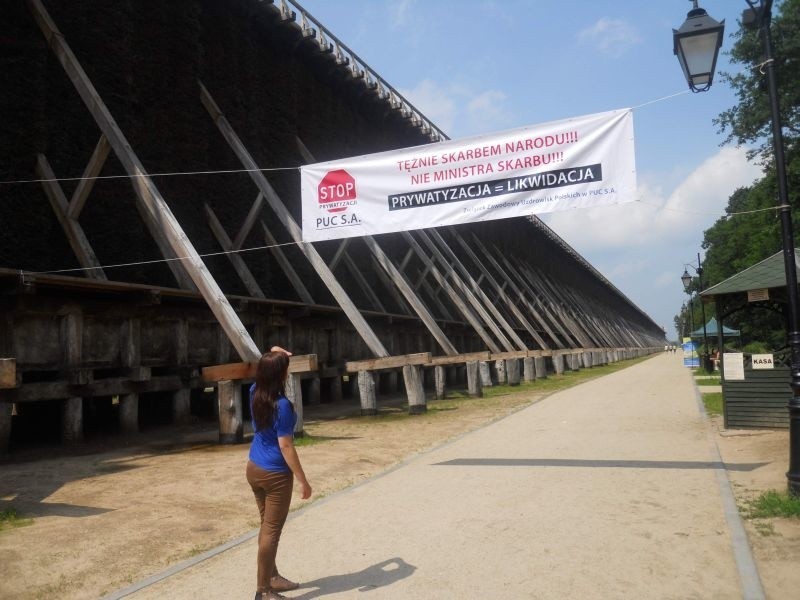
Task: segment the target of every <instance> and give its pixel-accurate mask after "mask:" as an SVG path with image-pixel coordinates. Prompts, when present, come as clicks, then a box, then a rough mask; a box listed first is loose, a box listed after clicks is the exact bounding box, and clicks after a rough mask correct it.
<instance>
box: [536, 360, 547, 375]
mask: <svg viewBox="0 0 800 600" xmlns="http://www.w3.org/2000/svg"><path fill="white" fill-rule="evenodd" d="M533 369H534V372H535V373H536V379H547V360H546V359H545V357H544V356H537V357H536V358H534V359H533Z"/></svg>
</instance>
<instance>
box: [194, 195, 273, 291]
mask: <svg viewBox="0 0 800 600" xmlns="http://www.w3.org/2000/svg"><path fill="white" fill-rule="evenodd" d="M203 208H204V209H205V211H206V218H207V219H208V225H209V227H211V232H212V233H213V234H214V237H215V238H217V242H219V245H220V247H221V248H222V249H223V250H224V251H225V252H227V254H226V256H227V257H228V260H229V261H231V265H233V270H234V271H236V274H237V275H238V276H239V279H241V280H242V283H244V287H245V288H247V292H248V293H249V294H250V295H251V296H254V297H256V298H265V296H264V292H263V291H261V288H260V287H259V285H258V282H257V281H256V278H255V277H253V274H252V273H251V272H250V269H248V268H247V265H246V264H245V262H244V259H243V258H242V257H241V256H240V255H239V254H238V253H236V252H232V250H233V244H232V242H231V239H230V238H229V237H228V234H227V232H226V231H225V228H224V227H223V226H222V223H220V222H219V219H218V218H217V215H216V213H214V211H213V209H212V208H211V207H210V206H209V205H208V204H205V203H204V204H203Z"/></svg>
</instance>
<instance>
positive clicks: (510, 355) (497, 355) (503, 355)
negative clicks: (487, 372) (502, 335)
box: [489, 350, 530, 360]
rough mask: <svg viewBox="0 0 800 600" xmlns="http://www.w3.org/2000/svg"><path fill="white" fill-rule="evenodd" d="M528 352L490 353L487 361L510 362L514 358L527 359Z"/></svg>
mask: <svg viewBox="0 0 800 600" xmlns="http://www.w3.org/2000/svg"><path fill="white" fill-rule="evenodd" d="M529 352H530V351H529V350H515V351H513V352H492V356H491V357H490V358H489V360H511V359H514V358H528V353H529Z"/></svg>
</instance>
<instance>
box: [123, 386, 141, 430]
mask: <svg viewBox="0 0 800 600" xmlns="http://www.w3.org/2000/svg"><path fill="white" fill-rule="evenodd" d="M119 430H120V433H138V432H139V394H125V395H123V396H120V397H119Z"/></svg>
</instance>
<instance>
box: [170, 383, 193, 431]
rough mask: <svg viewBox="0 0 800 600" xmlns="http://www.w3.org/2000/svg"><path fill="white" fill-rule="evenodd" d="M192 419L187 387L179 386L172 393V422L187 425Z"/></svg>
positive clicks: (189, 393)
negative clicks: (179, 387)
mask: <svg viewBox="0 0 800 600" xmlns="http://www.w3.org/2000/svg"><path fill="white" fill-rule="evenodd" d="M191 420H192V398H191V390H190V389H189V388H185V387H184V388H181V389H179V390H176V391H175V392H174V393H173V394H172V422H173V423H174V424H175V425H188V424H189V423H190V422H191Z"/></svg>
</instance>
